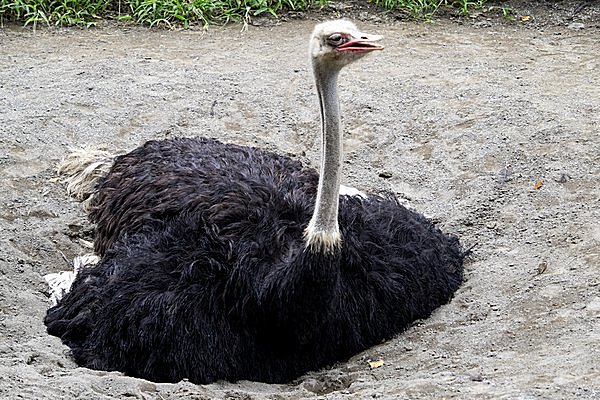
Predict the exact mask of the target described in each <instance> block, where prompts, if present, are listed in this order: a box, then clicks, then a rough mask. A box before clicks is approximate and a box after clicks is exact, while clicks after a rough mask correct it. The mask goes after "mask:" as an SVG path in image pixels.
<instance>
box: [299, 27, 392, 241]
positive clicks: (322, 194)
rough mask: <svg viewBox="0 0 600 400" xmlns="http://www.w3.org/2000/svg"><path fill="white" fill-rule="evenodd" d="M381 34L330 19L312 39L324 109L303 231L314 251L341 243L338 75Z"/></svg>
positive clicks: (374, 47) (378, 47)
mask: <svg viewBox="0 0 600 400" xmlns="http://www.w3.org/2000/svg"><path fill="white" fill-rule="evenodd" d="M381 38H382V36H379V35H370V34H366V33H363V32H360V31H359V30H358V28H356V26H355V25H354V24H353V23H351V22H349V21H345V20H336V21H329V22H324V23H322V24H319V25H317V26H316V27H315V29H314V31H313V34H312V37H311V40H310V58H311V61H312V65H313V73H314V76H315V84H316V87H317V94H318V95H319V105H320V110H321V126H322V131H321V134H322V136H321V143H322V144H321V146H322V153H321V167H320V175H319V187H318V190H317V198H316V202H315V210H314V213H313V215H312V218H311V220H310V222H309V224H308V226H307V228H306V230H305V232H304V239H305V244H306V248H307V249H308V250H309V251H312V252H321V253H334V252H335V251H336V250H338V249H339V248H340V246H341V243H342V237H341V235H340V230H339V226H338V207H339V191H340V175H341V167H342V134H341V122H340V106H339V100H338V94H337V77H338V75H339V72H340V71H341V69H342V68H343V67H345V66H346V65H348V64H350V63H352V62H353V61H356V60H358V59H359V58H362V57H364V56H365V55H366V54H368V53H370V52H372V51H374V50H383V46H381V45H378V44H377V43H375V42H377V41H378V40H380V39H381Z"/></svg>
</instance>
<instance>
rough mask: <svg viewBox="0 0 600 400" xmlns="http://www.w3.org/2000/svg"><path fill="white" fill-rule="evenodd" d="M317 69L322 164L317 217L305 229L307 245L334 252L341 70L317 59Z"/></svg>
mask: <svg viewBox="0 0 600 400" xmlns="http://www.w3.org/2000/svg"><path fill="white" fill-rule="evenodd" d="M313 71H314V75H315V82H316V86H317V93H318V95H319V104H320V106H321V126H322V131H321V166H320V174H319V187H318V191H317V199H316V203H315V210H314V213H313V216H312V218H311V220H310V223H309V224H308V227H307V228H306V231H305V242H306V247H307V248H308V249H310V250H311V251H320V252H327V253H331V252H334V251H335V250H336V249H339V247H340V245H341V235H340V230H339V227H338V206H339V192H340V170H341V167H342V134H341V123H340V105H339V99H338V94H337V77H338V73H339V71H338V70H331V69H327V68H326V67H323V66H322V65H319V64H318V63H316V62H313Z"/></svg>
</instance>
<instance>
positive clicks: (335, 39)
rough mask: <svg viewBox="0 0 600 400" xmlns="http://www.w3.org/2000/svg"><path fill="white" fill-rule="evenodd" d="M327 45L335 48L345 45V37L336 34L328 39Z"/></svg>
mask: <svg viewBox="0 0 600 400" xmlns="http://www.w3.org/2000/svg"><path fill="white" fill-rule="evenodd" d="M327 43H328V44H330V45H332V46H334V47H335V46H339V45H340V44H342V43H344V37H343V36H342V35H341V34H339V33H334V34H333V35H331V36H329V37H328V38H327Z"/></svg>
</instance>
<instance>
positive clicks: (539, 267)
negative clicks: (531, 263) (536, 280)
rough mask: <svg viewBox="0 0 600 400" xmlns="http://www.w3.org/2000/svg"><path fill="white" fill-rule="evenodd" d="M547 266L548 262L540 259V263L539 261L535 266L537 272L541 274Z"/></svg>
mask: <svg viewBox="0 0 600 400" xmlns="http://www.w3.org/2000/svg"><path fill="white" fill-rule="evenodd" d="M547 268H548V263H547V262H546V261H542V262H541V263H539V265H538V267H537V274H538V275H540V274H543V273H544V272H546V269H547Z"/></svg>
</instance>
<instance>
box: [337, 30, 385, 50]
mask: <svg viewBox="0 0 600 400" xmlns="http://www.w3.org/2000/svg"><path fill="white" fill-rule="evenodd" d="M381 39H383V36H381V35H368V34H365V33H361V34H360V35H359V39H353V40H350V41H349V42H346V43H344V44H342V45H340V46H338V47H337V48H336V50H339V51H350V52H353V53H367V52H369V51H373V50H383V49H384V47H383V46H382V45H380V44H377V43H374V42H377V41H379V40H381Z"/></svg>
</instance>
